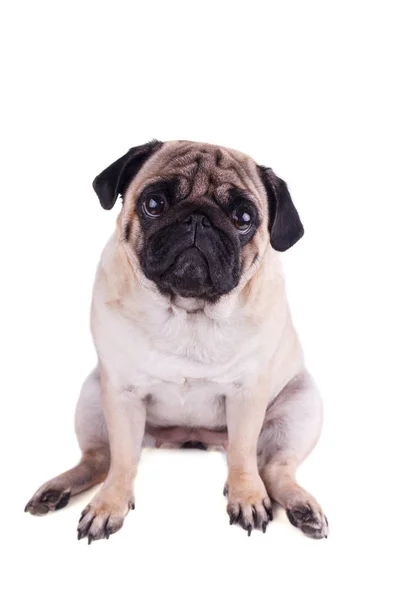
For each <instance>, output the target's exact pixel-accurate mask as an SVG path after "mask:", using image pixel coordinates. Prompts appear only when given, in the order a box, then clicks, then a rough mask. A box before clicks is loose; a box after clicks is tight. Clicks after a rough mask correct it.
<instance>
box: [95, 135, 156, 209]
mask: <svg viewBox="0 0 400 600" xmlns="http://www.w3.org/2000/svg"><path fill="white" fill-rule="evenodd" d="M162 145H163V144H162V142H159V141H157V140H153V141H152V142H148V144H143V145H142V146H136V147H135V148H131V149H130V150H128V152H127V153H126V154H124V156H121V158H119V159H118V160H116V161H115V162H113V163H112V165H110V166H109V167H107V169H104V171H102V172H101V173H100V175H97V177H96V178H95V180H94V181H93V188H94V191H95V192H96V194H97V196H98V198H99V200H100V204H101V206H102V207H103V208H105V209H106V210H110V209H111V208H112V207H113V206H114V204H115V202H116V200H117V198H118V196H119V195H120V194H121V195H122V194H123V193H124V192H125V190H126V188H127V187H128V185H129V183H130V182H131V181H132V179H133V178H134V177H135V175H137V173H138V172H139V169H140V168H141V167H142V166H143V165H144V163H145V162H146V160H147V159H148V158H150V156H151V155H152V154H154V153H155V152H156V151H157V150H159V148H161V146H162Z"/></svg>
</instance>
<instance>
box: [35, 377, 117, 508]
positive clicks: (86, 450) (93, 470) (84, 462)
mask: <svg viewBox="0 0 400 600" xmlns="http://www.w3.org/2000/svg"><path fill="white" fill-rule="evenodd" d="M75 427H76V434H77V437H78V442H79V445H80V448H81V450H82V457H81V460H80V462H79V463H78V464H77V465H76V466H75V467H73V468H72V469H69V470H68V471H65V472H64V473H61V475H58V476H57V477H54V478H53V479H50V481H47V482H46V483H45V484H44V485H42V486H41V487H40V488H39V489H38V490H37V492H36V493H35V494H34V495H33V497H32V498H31V500H30V501H29V502H28V504H27V505H26V507H25V511H27V512H30V513H31V514H32V515H44V514H47V513H48V512H52V511H54V510H59V509H60V508H63V507H64V506H66V505H67V504H68V501H69V499H70V497H71V496H75V495H76V494H79V493H80V492H83V491H85V490H88V489H89V488H91V487H93V486H95V485H96V484H98V483H101V482H102V481H104V479H105V478H106V476H107V473H108V470H109V467H110V449H109V443H108V435H107V427H106V423H105V420H104V416H103V411H102V408H101V403H100V378H99V373H98V370H97V369H95V370H94V371H93V372H92V373H91V374H90V375H89V377H88V378H87V379H86V381H85V382H84V384H83V386H82V390H81V394H80V397H79V401H78V405H77V409H76V418H75Z"/></svg>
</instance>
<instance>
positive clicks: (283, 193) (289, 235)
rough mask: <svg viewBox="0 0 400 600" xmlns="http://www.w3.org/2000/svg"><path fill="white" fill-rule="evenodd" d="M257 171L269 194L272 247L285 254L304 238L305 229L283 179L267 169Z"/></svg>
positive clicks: (259, 167)
mask: <svg viewBox="0 0 400 600" xmlns="http://www.w3.org/2000/svg"><path fill="white" fill-rule="evenodd" d="M257 169H258V174H259V175H260V177H261V181H262V182H263V184H264V187H265V189H266V192H267V198H268V209H269V223H268V229H269V233H270V240H271V246H272V247H273V248H274V249H275V250H279V252H284V251H285V250H288V249H289V248H291V247H292V246H293V245H294V244H295V243H296V242H298V241H299V239H300V238H301V237H303V235H304V228H303V225H302V222H301V221H300V217H299V213H298V212H297V210H296V207H295V205H294V204H293V201H292V198H291V197H290V194H289V190H288V187H287V185H286V183H285V182H284V181H283V179H280V178H279V177H277V176H276V175H275V173H274V172H273V170H272V169H268V168H267V167H262V166H257Z"/></svg>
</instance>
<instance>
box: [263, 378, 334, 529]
mask: <svg viewBox="0 0 400 600" xmlns="http://www.w3.org/2000/svg"><path fill="white" fill-rule="evenodd" d="M321 426H322V405H321V399H320V396H319V392H318V390H317V389H316V387H315V385H314V382H313V380H312V379H311V377H310V375H309V374H308V373H307V372H306V371H304V372H302V373H300V374H299V375H297V376H296V377H295V378H294V379H292V381H290V382H289V383H288V384H287V385H286V386H285V387H284V389H283V390H282V391H281V392H280V394H279V395H278V396H277V397H276V399H275V400H274V401H273V402H272V404H271V405H270V406H269V407H268V409H267V412H266V416H265V421H264V425H263V428H262V430H261V433H260V437H259V441H258V467H259V472H260V476H261V479H262V480H263V482H264V484H265V487H266V489H267V492H268V494H269V496H270V497H271V498H272V499H273V500H275V501H276V502H278V503H279V504H280V505H281V506H283V507H284V508H285V509H286V514H287V516H288V519H289V521H290V522H291V524H292V525H294V526H295V527H298V528H299V529H300V530H301V531H302V532H303V533H305V534H306V535H308V536H309V537H312V538H315V539H319V538H324V537H327V535H328V521H327V519H326V517H325V515H324V513H323V511H322V509H321V507H320V506H319V504H318V502H317V501H316V500H315V498H314V497H313V496H312V495H311V494H309V493H308V492H307V491H306V490H304V489H303V488H302V487H300V486H299V485H298V483H297V482H296V469H297V467H298V465H299V464H300V463H301V462H302V461H303V460H304V459H305V458H306V456H307V455H308V454H309V453H310V452H311V450H312V449H313V447H314V446H315V444H316V442H317V441H318V438H319V435H320V432H321Z"/></svg>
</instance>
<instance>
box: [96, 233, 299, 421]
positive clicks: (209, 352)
mask: <svg viewBox="0 0 400 600" xmlns="http://www.w3.org/2000/svg"><path fill="white" fill-rule="evenodd" d="M121 264H124V263H123V261H121V258H120V257H118V242H117V239H116V237H115V236H114V237H113V238H112V239H111V240H110V242H109V244H108V245H107V246H106V249H105V251H104V252H103V256H102V260H101V263H100V268H99V271H98V274H97V278H96V283H95V293H94V295H93V310H92V331H93V335H94V340H95V344H96V348H97V351H98V354H99V359H100V362H101V363H103V364H104V365H106V366H107V373H108V376H109V377H111V378H112V379H113V384H114V386H116V388H117V389H120V390H124V391H125V395H126V396H129V394H130V393H132V392H134V393H135V395H139V396H140V397H142V398H146V400H147V417H146V418H147V422H148V423H149V424H150V425H152V426H155V427H173V426H181V427H187V428H197V427H203V428H207V429H218V428H222V427H225V425H226V419H225V403H226V402H229V398H230V397H232V396H233V395H237V394H239V393H244V392H243V391H244V390H246V389H249V388H250V389H251V388H252V387H253V385H254V384H256V382H257V380H258V379H259V378H260V376H261V375H267V378H268V384H269V385H268V393H269V395H270V399H272V398H273V397H275V396H276V394H277V393H279V391H280V389H282V387H283V386H284V385H285V384H286V383H287V381H289V380H290V379H291V377H293V376H294V375H295V374H296V372H298V371H299V370H300V368H301V366H302V357H301V350H300V347H299V345H298V342H297V337H296V336H295V333H294V330H293V327H292V325H291V320H290V315H289V313H288V310H287V304H286V300H285V298H284V296H283V297H282V298H281V297H279V294H278V295H277V285H276V283H274V286H273V289H274V293H273V294H272V296H271V306H270V310H263V313H264V314H262V313H261V314H259V315H257V313H254V310H253V309H252V310H251V316H249V315H248V314H247V312H246V309H245V307H244V306H243V305H241V304H240V303H237V302H236V301H235V302H234V304H233V305H232V306H229V300H228V302H227V303H226V305H225V306H224V307H222V308H221V306H218V307H217V306H216V307H214V308H212V309H210V308H209V307H208V313H209V314H207V311H206V310H203V309H202V308H200V309H199V308H196V305H193V306H192V305H191V303H190V301H185V300H183V299H180V300H179V301H177V302H176V303H171V301H170V300H167V299H165V300H164V299H162V298H160V296H159V295H158V294H155V293H154V291H153V290H152V289H151V286H148V285H147V284H146V282H143V280H138V279H136V280H135V281H134V280H133V279H132V280H130V281H129V277H132V274H131V273H128V272H126V271H125V267H123V268H121ZM126 268H127V267H126ZM275 270H276V266H275ZM126 286H128V288H129V293H128V292H127V288H126ZM278 289H279V286H278ZM282 293H283V290H282ZM235 298H237V297H235ZM132 306H134V310H132V311H131V310H130V309H131V307H132ZM263 306H264V307H265V302H264V304H263ZM221 314H222V316H221ZM291 338H293V339H292V342H291V343H289V344H288V341H289V342H290V339H291ZM283 341H284V342H285V343H284V344H282V342H283ZM283 348H284V351H285V352H286V353H287V351H289V352H290V353H291V360H290V361H287V358H286V360H285V361H284V362H285V364H284V369H283V370H282V367H281V362H282V360H281V359H280V352H281V351H283ZM266 393H267V392H266Z"/></svg>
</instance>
